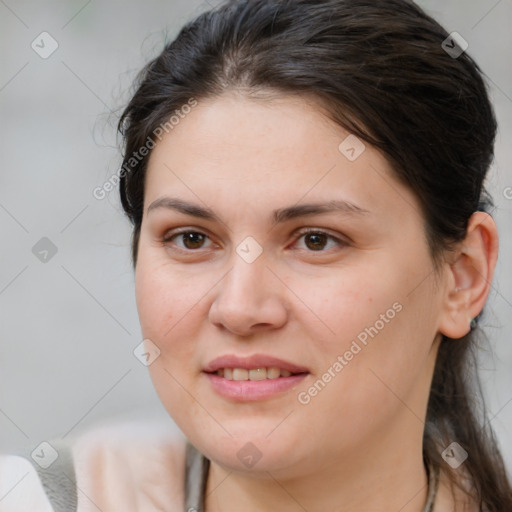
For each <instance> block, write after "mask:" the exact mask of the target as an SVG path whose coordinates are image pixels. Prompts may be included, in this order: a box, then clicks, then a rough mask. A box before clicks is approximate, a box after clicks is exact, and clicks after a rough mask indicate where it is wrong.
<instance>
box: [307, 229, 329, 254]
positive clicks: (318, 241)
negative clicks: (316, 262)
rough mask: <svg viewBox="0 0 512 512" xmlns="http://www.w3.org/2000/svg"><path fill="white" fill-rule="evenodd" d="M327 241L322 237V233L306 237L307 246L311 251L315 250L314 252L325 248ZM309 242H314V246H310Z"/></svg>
mask: <svg viewBox="0 0 512 512" xmlns="http://www.w3.org/2000/svg"><path fill="white" fill-rule="evenodd" d="M325 239H326V236H325V235H322V234H321V233H316V234H315V233H313V234H308V235H306V245H307V246H308V248H309V249H313V250H319V249H323V248H324V246H325V242H326V240H325ZM308 241H310V242H312V246H310V244H308Z"/></svg>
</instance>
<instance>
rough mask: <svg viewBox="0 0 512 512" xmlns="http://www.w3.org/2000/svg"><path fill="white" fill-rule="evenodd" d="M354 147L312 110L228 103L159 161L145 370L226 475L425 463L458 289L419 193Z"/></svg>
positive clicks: (149, 236)
mask: <svg viewBox="0 0 512 512" xmlns="http://www.w3.org/2000/svg"><path fill="white" fill-rule="evenodd" d="M347 136H348V133H346V132H345V131H344V130H343V129H342V128H340V127H339V126H338V125H336V124H334V123H332V122H331V121H329V120H327V119H326V118H325V117H324V116H323V115H322V114H321V113H320V111H319V109H318V106H316V105H314V104H313V103H312V102H309V103H308V102H306V100H303V99H298V98H292V97H286V98H281V99H275V100H273V101H270V100H264V101H263V100H261V99H260V100H254V99H246V98H243V97H242V96H238V95H235V94H226V95H224V96H222V97H221V98H217V99H214V100H209V101H200V102H199V103H198V104H197V106H195V107H194V108H192V110H191V112H190V113H189V114H188V115H186V116H185V117H184V118H183V119H181V120H180V122H179V124H178V125H177V126H175V127H174V129H173V130H172V131H170V132H169V133H168V134H167V135H165V137H164V138H163V139H162V140H161V141H160V142H158V144H157V145H156V147H155V149H154V150H153V152H152V155H151V157H150V161H149V165H148V170H147V177H146V184H145V186H146V188H145V203H144V217H143V222H142V229H141V234H140V243H139V252H138V262H137V267H136V291H137V304H138V311H139V315H140V322H141V326H142V333H143V336H144V338H146V339H148V340H151V342H152V343H153V344H154V345H156V346H157V347H158V349H159V350H160V355H159V356H158V357H157V358H156V359H155V360H154V362H152V364H151V365H150V372H151V376H152V379H153V382H154V385H155V388H156V390H157V392H158V394H159V396H160V398H161V400H162V402H163V404H164V406H165V407H166V409H167V410H168V412H169V413H170V414H171V416H172V417H173V418H174V420H175V421H176V423H177V424H178V426H179V427H180V428H181V429H182V431H183V432H184V433H185V435H186V436H187V437H188V438H189V439H190V440H191V441H192V443H193V444H195V445H196V447H197V448H198V449H200V450H201V451H203V453H205V454H206V455H207V456H208V457H210V458H211V459H212V460H214V461H215V462H216V463H218V464H220V465H221V466H223V467H225V468H231V469H234V470H240V471H254V472H257V471H258V470H261V471H273V474H274V475H280V476H285V475H299V474H306V473H307V472H310V471H316V470H318V468H321V467H322V468H325V467H326V465H329V464H330V463H332V464H336V463H339V460H340V459H345V460H351V458H353V460H356V458H357V457H361V456H363V457H378V455H379V453H382V451H383V450H385V449H386V446H396V444H397V443H399V444H400V445H401V446H402V447H403V448H404V449H407V448H408V447H411V449H415V450H421V438H422V433H423V428H424V425H423V423H422V419H423V418H424V414H425V408H426V402H427V397H428V391H429V386H430V379H431V375H432V371H433V367H434V361H435V352H436V348H437V343H434V340H435V339H436V333H437V331H438V326H439V323H440V317H441V310H442V289H443V283H444V282H445V279H444V277H443V273H441V276H437V277H436V276H435V274H434V271H433V265H432V261H431V258H430V255H429V251H428V246H427V243H426V240H425V236H424V232H425V229H424V220H423V217H422V214H421V210H420V206H419V204H418V201H417V199H416V198H415V196H414V195H413V194H412V193H411V192H410V191H409V190H408V189H407V188H406V187H404V186H403V185H402V184H401V183H399V182H398V181H397V179H395V177H394V176H393V173H392V172H391V169H390V166H389V164H388V163H387V162H386V160H385V159H384V158H383V156H382V155H381V154H380V153H379V152H377V151H376V150H375V149H374V148H372V147H370V146H369V145H368V144H366V148H364V146H362V145H361V143H360V142H359V141H358V140H357V139H355V138H354V137H353V136H350V137H349V138H348V139H347ZM405 144H407V141H404V145H405ZM307 230H309V231H310V233H309V234H308V233H307V232H305V231H307ZM148 343H149V342H148ZM154 345H151V343H149V344H148V347H150V348H151V347H153V348H154ZM150 352H151V350H150ZM218 358H221V359H218ZM262 368H266V369H267V370H265V369H262ZM269 368H272V369H271V370H269ZM233 369H234V370H233ZM251 369H252V370H251ZM216 370H219V371H217V372H216ZM281 370H282V371H281ZM286 370H288V372H291V375H289V373H288V372H287V371H286ZM277 375H279V377H277ZM275 377H277V378H275ZM231 379H234V380H231ZM237 379H242V380H237ZM247 379H249V380H247ZM260 379H261V380H260ZM397 456H399V455H398V454H397Z"/></svg>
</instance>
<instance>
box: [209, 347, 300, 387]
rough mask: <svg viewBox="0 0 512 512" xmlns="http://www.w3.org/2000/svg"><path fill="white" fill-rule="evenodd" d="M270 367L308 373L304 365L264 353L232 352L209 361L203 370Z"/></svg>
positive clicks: (211, 371) (210, 371)
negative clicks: (244, 353) (244, 355)
mask: <svg viewBox="0 0 512 512" xmlns="http://www.w3.org/2000/svg"><path fill="white" fill-rule="evenodd" d="M272 367H273V368H281V369H282V370H288V371H289V372H291V373H309V370H308V369H307V368H305V367H304V366H299V365H296V364H294V363H291V362H289V361H285V360H284V359H279V358H277V357H273V356H268V355H265V354H253V355H252V356H249V357H239V356H236V355H234V354H225V355H222V356H219V357H216V358H215V359H213V360H212V361H210V362H209V363H208V364H207V365H206V366H205V367H204V368H203V371H204V372H206V373H213V372H216V371H217V370H219V369H221V368H244V369H245V370H250V369H251V368H272ZM281 378H289V377H281ZM259 382H262V381H259Z"/></svg>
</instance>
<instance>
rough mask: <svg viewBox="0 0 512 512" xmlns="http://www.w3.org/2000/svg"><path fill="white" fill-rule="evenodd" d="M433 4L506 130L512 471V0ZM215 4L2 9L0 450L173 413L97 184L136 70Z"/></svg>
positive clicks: (499, 327)
mask: <svg viewBox="0 0 512 512" xmlns="http://www.w3.org/2000/svg"><path fill="white" fill-rule="evenodd" d="M419 3H420V5H421V6H422V7H424V8H426V9H427V11H428V12H429V13H430V14H432V15H433V16H434V17H436V18H437V19H438V20H439V21H440V22H441V23H442V24H444V26H445V27H446V28H447V29H448V31H450V32H451V31H457V32H459V33H460V34H461V35H462V36H463V37H464V38H465V39H466V40H467V41H468V43H469V49H468V52H469V53H471V54H472V55H473V56H474V57H475V58H476V60H477V62H479V63H480V65H481V67H482V68H483V70H484V72H485V73H486V74H487V76H488V78H489V84H490V88H491V94H492V99H493V102H494V105H495V108H496V111H497V115H498V120H499V124H500V134H499V138H498V144H497V147H496V162H495V164H494V166H493V169H492V172H491V178H490V181H489V186H490V189H491V191H492V192H493V194H494V197H495V199H496V203H497V211H496V214H495V217H496V219H497V222H498V225H499V229H500V232H501V252H500V262H499V264H498V268H497V274H496V278H495V281H494V287H493V291H492V293H491V298H490V301H489V303H488V313H487V316H486V317H485V319H484V324H485V330H486V332H487V334H488V336H489V338H490V348H492V349H493V355H492V354H491V353H490V352H489V350H488V348H486V347H484V351H483V356H484V357H483V358H482V362H481V373H482V379H483V381H484V383H485V393H486V395H487V396H488V407H489V414H490V417H491V418H492V426H493V427H494V429H495V431H496V432H497V435H498V438H499V441H500V443H501V445H502V448H503V451H504V453H505V457H506V460H507V465H508V467H509V468H512V372H511V371H510V370H511V368H512V343H511V342H510V340H511V334H512V322H511V318H512V286H511V285H512V275H511V265H510V261H511V257H512V236H511V233H512V230H511V220H512V216H511V210H512V189H508V188H507V187H512V171H511V164H512V152H511V143H510V141H511V140H512V72H511V63H512V30H511V28H510V27H512V0H501V1H495V0H493V1H489V0H471V1H469V0H456V1H453V0H452V1H449V2H447V1H446V0H442V1H441V0H421V1H420V2H419ZM205 7H206V4H205V3H200V2H197V1H182V0H180V1H176V0H173V1H162V0H149V1H145V2H141V1H139V2H136V1H133V0H130V1H123V2H121V1H118V2H116V1H107V2H106V1H101V2H100V1H99V0H91V1H87V0H80V1H67V2H63V1H60V2H59V1H37V2H36V1H35V0H32V1H23V0H22V1H17V0H0V42H1V45H0V119H1V121H0V144H1V153H0V158H1V171H0V233H1V241H0V258H1V260H0V262H1V264H0V336H1V343H0V351H1V352H0V451H1V452H4V453H6V452H23V451H27V450H28V451H31V450H32V449H33V448H34V447H36V446H37V445H38V444H39V443H40V442H41V441H43V440H48V439H53V438H56V437H60V436H64V435H75V434H77V433H79V432H81V431H83V430H84V429H88V428H91V427H92V426H97V425H99V424H102V423H103V422H106V421H108V419H109V418H110V419H112V418H116V419H119V418H121V419H124V418H127V417H136V418H148V417H151V416H155V417H157V418H167V414H166V413H165V411H164V410H163V407H162V406H161V404H160V402H159V401H158V398H157V396H156V394H155V392H154V390H153V387H152V384H151V381H150V379H149V376H148V373H147V369H146V367H144V366H143V365H142V364H141V363H140V362H139V361H138V360H137V359H136V358H135V357H134V355H133V350H134V348H135V347H136V346H137V345H138V344H139V343H140V342H141V333H140V329H139V325H138V319H137V313H136V308H135V299H134V284H133V273H132V269H131V263H130V259H129V258H130V251H129V238H130V228H129V225H128V223H127V221H126V220H125V219H124V217H123V215H122V213H121V209H120V206H119V204H118V200H117V193H116V191H114V192H112V193H111V194H110V195H109V196H108V198H106V199H104V200H101V201H99V200H97V199H95V198H94V197H93V195H92V191H93V189H94V188H95V187H97V186H100V185H102V184H103V183H104V182H105V180H106V179H108V177H110V176H111V175H112V174H113V173H114V172H115V171H116V170H117V168H118V166H119V153H118V150H117V148H116V136H115V130H114V125H115V121H116V119H117V116H118V114H119V111H120V109H121V108H122V106H123V104H124V103H125V102H126V100H127V98H128V90H129V87H130V84H131V82H132V80H133V78H134V75H135V73H136V72H137V71H138V70H139V68H140V67H141V66H142V65H143V64H144V63H145V62H147V61H148V60H149V59H150V58H151V57H153V56H154V55H155V54H156V53H157V52H158V51H159V50H160V49H161V46H162V41H163V40H164V38H166V37H167V38H172V37H173V36H174V35H175V34H176V33H177V30H178V28H179V27H180V26H181V25H182V24H183V23H184V22H185V21H187V20H189V19H190V18H192V17H193V16H194V15H195V14H197V13H198V12H200V11H202V10H203V9H204V8H205ZM43 31H47V32H49V33H50V34H51V36H52V37H53V38H54V39H55V40H56V41H57V42H58V44H59V47H58V49H57V50H56V51H55V53H53V54H52V55H51V56H50V57H49V58H47V59H43V58H41V57H40V56H39V55H38V54H37V53H36V52H35V51H34V50H33V49H32V48H31V42H32V41H33V40H34V39H35V38H36V37H37V36H38V35H39V34H40V33H41V32H43ZM46 48H48V46H46ZM507 190H508V191H509V193H508V194H507ZM507 196H508V198H507ZM42 237H47V238H49V239H50V240H51V241H52V243H53V244H54V245H55V246H56V248H57V253H56V254H55V255H54V256H53V257H52V258H48V259H49V260H48V261H47V262H46V263H44V262H41V261H40V260H39V259H38V258H36V256H35V255H34V254H33V252H32V248H33V246H34V245H35V244H36V243H37V242H38V241H39V240H40V239H41V238H42ZM50 255H51V253H50ZM50 255H49V256H50ZM166 421H170V420H166Z"/></svg>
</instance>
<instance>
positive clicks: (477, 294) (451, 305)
mask: <svg viewBox="0 0 512 512" xmlns="http://www.w3.org/2000/svg"><path fill="white" fill-rule="evenodd" d="M497 257H498V233H497V228H496V224H495V222H494V220H493V218H492V217H491V216H490V215H489V214H487V213H484V212H475V213H474V214H473V215H472V216H471V218H470V220H469V222H468V228H467V231H466V237H465V238H464V240H463V241H462V242H460V244H459V247H458V249H457V253H456V257H455V260H454V261H453V262H451V263H450V264H449V269H448V273H449V274H448V280H447V284H446V289H445V297H444V303H443V310H442V313H441V319H440V325H439V331H440V332H441V333H442V334H444V335H445V336H447V337H449V338H453V339H458V338H462V337H463V336H465V335H466V334H467V333H468V332H469V331H470V330H471V328H472V327H473V326H474V322H473V320H474V318H475V317H476V316H478V314H479V313H480V312H481V311H482V309H483V307H484V304H485V301H486V300H487V296H488V295H489V291H490V288H491V282H492V277H493V274H494V269H495V266H496V260H497Z"/></svg>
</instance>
